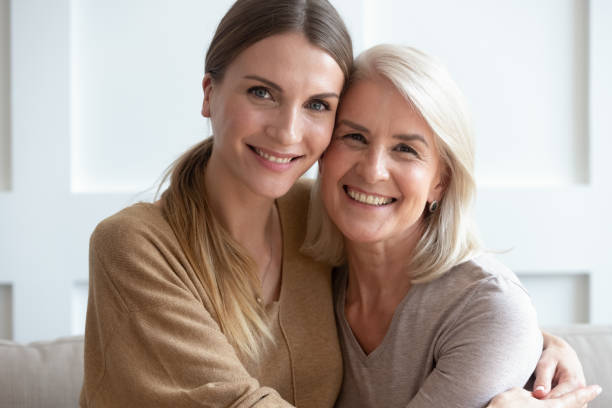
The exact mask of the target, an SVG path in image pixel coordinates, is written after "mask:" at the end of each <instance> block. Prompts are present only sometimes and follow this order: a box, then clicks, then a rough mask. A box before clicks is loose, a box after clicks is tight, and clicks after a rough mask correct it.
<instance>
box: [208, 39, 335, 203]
mask: <svg viewBox="0 0 612 408" xmlns="http://www.w3.org/2000/svg"><path fill="white" fill-rule="evenodd" d="M343 84H344V75H343V73H342V70H341V69H340V67H339V66H338V64H337V63H336V62H335V61H334V59H333V58H332V57H331V56H330V55H329V54H327V53H326V52H325V51H323V50H322V49H321V48H318V47H316V46H314V45H312V44H311V43H310V42H308V40H307V39H306V37H304V36H303V35H302V34H298V33H286V34H279V35H274V36H271V37H267V38H265V39H263V40H261V41H259V42H257V43H255V44H253V45H251V46H250V47H249V48H247V49H246V50H244V51H243V52H242V53H240V54H239V55H238V56H237V57H236V59H234V61H232V62H231V64H230V65H229V66H228V68H227V70H226V72H225V74H224V76H223V78H222V80H221V81H214V80H212V79H211V77H210V76H209V75H206V76H205V77H204V81H203V87H204V104H203V107H202V114H203V115H204V116H205V117H209V118H210V119H211V124H212V130H213V135H214V148H213V153H212V156H211V159H210V162H209V166H211V164H213V163H214V164H213V166H214V167H215V168H216V169H218V170H219V169H220V170H221V171H223V172H227V173H225V174H227V175H229V179H228V178H225V180H226V181H228V180H229V182H233V181H235V182H236V183H240V184H241V185H242V186H245V187H247V188H248V189H250V190H251V191H252V192H254V193H256V194H259V195H262V196H266V197H270V198H277V197H280V196H282V195H284V194H285V193H286V192H287V191H288V190H289V189H290V188H291V186H292V185H293V184H294V183H295V181H296V180H297V179H298V178H299V177H300V176H301V175H302V174H303V173H304V172H305V171H306V170H308V168H309V167H310V166H311V165H312V164H313V163H314V162H315V161H316V160H317V159H318V158H319V156H320V155H321V153H322V152H323V150H324V149H325V148H326V147H327V145H328V144H329V141H330V137H331V133H332V130H333V127H334V119H335V113H336V108H337V106H338V98H339V95H340V92H341V90H342V87H343Z"/></svg>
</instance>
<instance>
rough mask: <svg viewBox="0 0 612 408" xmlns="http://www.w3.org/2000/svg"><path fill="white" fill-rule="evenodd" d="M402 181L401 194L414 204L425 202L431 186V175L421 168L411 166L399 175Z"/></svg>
mask: <svg viewBox="0 0 612 408" xmlns="http://www.w3.org/2000/svg"><path fill="white" fill-rule="evenodd" d="M400 177H401V178H400V179H401V180H402V194H403V195H404V196H405V197H406V198H408V199H409V200H413V201H415V204H416V203H418V204H419V205H420V204H421V201H423V203H424V202H425V201H427V195H428V194H429V187H430V185H431V174H430V172H428V171H427V169H426V168H424V167H423V166H413V167H411V168H410V169H405V170H404V171H403V172H402V174H401V175H400Z"/></svg>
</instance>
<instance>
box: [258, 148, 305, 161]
mask: <svg viewBox="0 0 612 408" xmlns="http://www.w3.org/2000/svg"><path fill="white" fill-rule="evenodd" d="M247 146H249V148H250V149H251V150H252V151H254V152H255V154H257V155H258V156H259V157H261V158H263V159H265V160H267V161H269V162H270V163H277V164H287V163H290V162H292V161H294V160H297V159H299V158H301V157H303V156H290V155H289V156H285V157H279V156H275V155H272V154H270V153H267V152H264V151H263V150H262V149H260V148H258V147H255V146H251V145H247Z"/></svg>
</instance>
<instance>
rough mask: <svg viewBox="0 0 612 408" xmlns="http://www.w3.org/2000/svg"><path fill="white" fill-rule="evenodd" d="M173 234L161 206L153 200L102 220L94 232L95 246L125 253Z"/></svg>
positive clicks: (91, 242)
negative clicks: (149, 241)
mask: <svg viewBox="0 0 612 408" xmlns="http://www.w3.org/2000/svg"><path fill="white" fill-rule="evenodd" d="M169 235H170V236H172V230H171V228H170V225H169V224H168V223H167V222H166V220H165V218H164V217H163V215H162V212H161V209H160V208H159V207H158V206H157V205H155V204H150V203H138V204H134V205H132V206H130V207H127V208H125V209H123V210H121V211H119V212H118V213H116V214H114V215H112V216H110V217H108V218H106V219H104V220H103V221H101V222H100V223H99V224H98V225H97V226H96V228H95V229H94V231H93V233H92V235H91V241H90V245H91V248H92V249H96V250H104V249H111V250H113V251H114V252H126V251H130V250H132V249H134V247H137V246H138V245H141V244H143V243H144V242H145V241H148V240H151V239H154V238H156V239H160V238H162V237H164V236H169Z"/></svg>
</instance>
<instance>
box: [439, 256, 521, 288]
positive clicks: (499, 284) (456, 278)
mask: <svg viewBox="0 0 612 408" xmlns="http://www.w3.org/2000/svg"><path fill="white" fill-rule="evenodd" d="M439 280H440V282H439V284H440V285H445V286H449V287H452V288H454V290H455V291H462V292H464V293H463V295H466V294H467V293H469V292H482V291H485V292H486V291H494V292H500V293H506V292H518V293H522V294H523V295H525V296H527V297H528V295H527V291H526V290H525V288H524V287H523V285H522V284H521V282H520V281H519V279H518V277H517V276H516V275H515V274H514V272H512V271H511V270H510V268H508V267H507V266H505V265H504V264H503V263H501V262H499V261H498V260H497V259H496V258H495V257H493V256H492V255H489V254H482V255H479V256H477V257H475V258H473V259H470V260H469V261H466V262H463V263H461V264H459V265H456V266H454V267H453V268H452V269H451V270H450V271H449V272H448V273H446V274H444V275H443V276H442V277H441V278H439ZM434 282H435V281H434ZM466 292H467V293H466Z"/></svg>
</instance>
